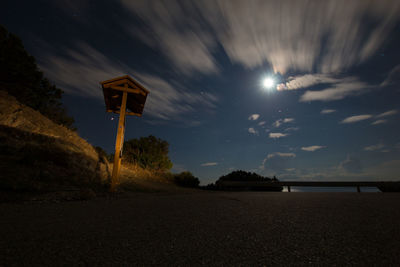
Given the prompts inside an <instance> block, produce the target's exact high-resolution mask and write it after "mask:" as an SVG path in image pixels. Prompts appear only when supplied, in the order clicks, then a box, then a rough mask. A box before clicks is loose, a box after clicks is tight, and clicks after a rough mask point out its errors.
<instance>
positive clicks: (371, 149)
mask: <svg viewBox="0 0 400 267" xmlns="http://www.w3.org/2000/svg"><path fill="white" fill-rule="evenodd" d="M384 147H385V145H384V144H382V143H379V144H376V145H371V146H366V147H364V150H365V151H376V150H380V149H382V148H384Z"/></svg>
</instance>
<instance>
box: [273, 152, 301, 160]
mask: <svg viewBox="0 0 400 267" xmlns="http://www.w3.org/2000/svg"><path fill="white" fill-rule="evenodd" d="M276 156H279V157H288V158H295V157H296V154H295V153H283V152H275V153H272V154H268V155H267V158H268V159H270V158H273V157H276Z"/></svg>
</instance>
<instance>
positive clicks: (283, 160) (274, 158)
mask: <svg viewBox="0 0 400 267" xmlns="http://www.w3.org/2000/svg"><path fill="white" fill-rule="evenodd" d="M295 157H296V154H294V153H281V152H275V153H271V154H268V155H267V157H266V158H265V159H264V160H263V161H262V164H261V166H260V169H262V170H264V169H267V170H272V171H275V172H284V171H286V169H288V165H289V162H290V159H293V158H295Z"/></svg>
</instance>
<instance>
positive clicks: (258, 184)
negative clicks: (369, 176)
mask: <svg viewBox="0 0 400 267" xmlns="http://www.w3.org/2000/svg"><path fill="white" fill-rule="evenodd" d="M399 184H400V182H393V181H380V182H370V181H351V182H345V181H331V182H316V181H274V182H267V181H265V182H263V181H254V182H241V181H219V182H218V186H222V187H224V188H230V189H235V188H237V189H239V188H262V187H264V188H267V187H271V188H273V187H279V186H286V187H287V189H288V192H290V187H292V186H305V187H356V188H357V192H361V189H360V188H361V187H376V188H379V189H381V188H390V187H392V188H394V187H398V186H399Z"/></svg>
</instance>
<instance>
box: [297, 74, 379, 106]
mask: <svg viewBox="0 0 400 267" xmlns="http://www.w3.org/2000/svg"><path fill="white" fill-rule="evenodd" d="M329 84H330V86H329V87H328V88H326V89H323V90H313V91H310V90H307V91H306V92H305V93H304V94H303V95H302V96H301V97H300V102H308V101H325V102H326V101H333V100H340V99H343V98H346V97H348V96H353V95H359V94H361V93H365V92H366V91H367V90H366V89H369V88H370V87H371V86H370V85H368V84H366V83H364V82H361V81H359V80H358V79H357V78H355V77H347V78H343V79H335V80H334V82H333V81H331V82H329Z"/></svg>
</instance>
